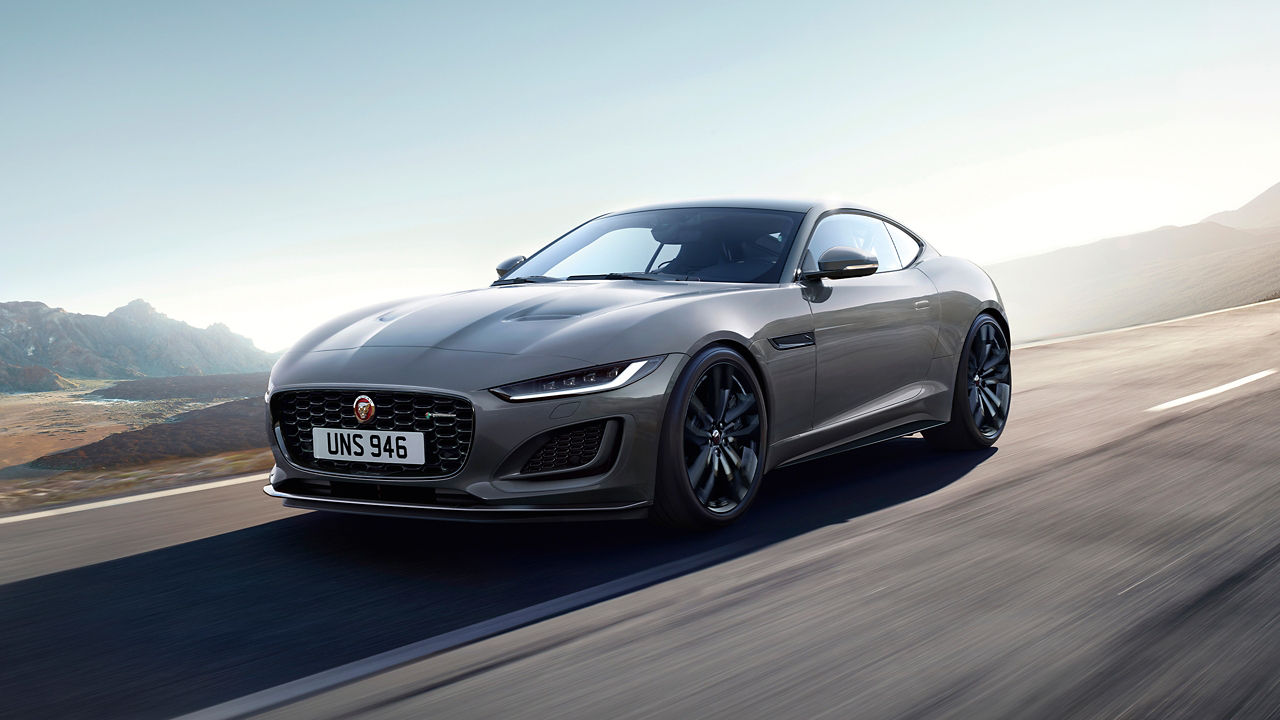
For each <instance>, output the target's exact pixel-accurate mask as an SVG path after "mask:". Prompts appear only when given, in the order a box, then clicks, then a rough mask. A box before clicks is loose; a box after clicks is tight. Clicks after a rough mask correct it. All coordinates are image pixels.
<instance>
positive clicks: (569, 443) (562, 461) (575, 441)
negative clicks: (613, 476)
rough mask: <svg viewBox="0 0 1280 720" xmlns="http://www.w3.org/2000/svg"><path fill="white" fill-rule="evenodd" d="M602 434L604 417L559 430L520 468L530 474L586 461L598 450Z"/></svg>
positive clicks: (569, 466)
mask: <svg viewBox="0 0 1280 720" xmlns="http://www.w3.org/2000/svg"><path fill="white" fill-rule="evenodd" d="M603 435H604V421H603V420H600V421H597V422H589V423H583V424H582V425H574V426H573V427H569V428H565V429H563V430H559V431H556V432H555V433H554V434H552V436H551V437H550V438H549V439H548V440H547V443H546V444H545V445H543V446H542V447H541V448H539V449H538V451H537V452H536V453H534V454H533V457H531V458H529V459H528V460H526V461H525V463H524V467H523V468H521V470H520V472H522V473H524V474H526V475H527V474H531V473H542V472H551V471H553V470H569V469H572V468H576V467H579V466H582V465H586V464H587V463H589V462H591V459H592V458H594V457H595V456H596V452H597V451H599V449H600V438H601V436H603Z"/></svg>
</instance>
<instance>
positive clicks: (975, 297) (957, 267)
mask: <svg viewBox="0 0 1280 720" xmlns="http://www.w3.org/2000/svg"><path fill="white" fill-rule="evenodd" d="M930 255H931V256H930V257H926V258H925V259H924V260H921V261H920V263H919V264H918V267H919V268H920V271H921V272H923V273H924V274H925V275H927V276H929V279H930V280H932V281H933V284H934V285H935V286H937V288H938V304H939V306H940V312H941V318H940V323H939V326H938V345H937V348H936V349H935V350H934V357H950V356H952V355H955V354H956V353H958V352H959V351H960V346H961V344H963V343H964V338H965V335H966V334H968V332H969V326H970V325H972V324H973V319H974V318H975V317H977V316H978V313H980V312H982V311H983V310H992V311H994V312H995V313H996V314H997V315H998V316H999V318H1000V320H1001V322H1003V323H1004V324H1005V329H1006V331H1007V330H1008V318H1007V316H1006V315H1005V309H1004V303H1003V302H1002V301H1001V299H1000V291H999V290H998V289H997V288H996V285H995V283H994V282H992V280H991V278H990V277H988V276H987V273H986V272H984V271H983V270H982V268H980V267H978V266H977V265H975V264H974V263H972V262H969V261H968V260H964V259H962V258H957V257H947V256H943V255H937V254H934V253H931V254H930ZM1006 334H1007V333H1006Z"/></svg>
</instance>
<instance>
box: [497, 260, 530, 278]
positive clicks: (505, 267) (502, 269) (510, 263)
mask: <svg viewBox="0 0 1280 720" xmlns="http://www.w3.org/2000/svg"><path fill="white" fill-rule="evenodd" d="M524 260H525V258H524V256H523V255H516V256H515V257H509V258H507V259H506V260H503V261H502V262H500V263H498V268H497V269H498V277H502V276H503V275H506V274H507V273H509V272H511V271H512V270H515V269H516V268H517V267H519V265H520V263H522V262H524Z"/></svg>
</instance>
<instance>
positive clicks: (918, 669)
mask: <svg viewBox="0 0 1280 720" xmlns="http://www.w3.org/2000/svg"><path fill="white" fill-rule="evenodd" d="M1273 368H1276V369H1280V303H1271V304H1267V305H1260V306H1255V307H1250V308H1244V309H1240V310H1235V311H1231V312H1228V313H1222V314H1217V315H1211V316H1207V317H1203V318H1195V319H1188V320H1182V321H1178V322H1176V323H1171V324H1164V325H1159V326H1154V327H1148V328H1141V329H1136V330H1131V331H1127V332H1120V333H1112V334H1106V335H1100V336H1095V337H1091V338H1085V339H1080V340H1075V341H1071V342H1067V343H1061V344H1053V345H1046V346H1040V347H1033V348H1028V349H1022V350H1019V351H1016V352H1015V354H1014V385H1015V388H1016V391H1015V396H1014V409H1013V416H1012V418H1011V421H1010V426H1009V428H1008V430H1007V432H1006V434H1005V436H1004V437H1003V438H1002V439H1001V442H1000V443H999V445H998V447H997V449H995V450H993V451H989V452H981V453H968V454H942V453H935V452H932V451H930V450H929V449H927V448H926V447H925V446H924V444H923V441H921V440H919V439H918V438H905V439H901V440H896V441H892V442H890V443H885V444H882V445H880V446H876V447H872V448H866V449H863V450H859V451H855V452H851V453H846V454H844V455H840V456H835V457H831V458H827V459H824V460H821V461H817V462H814V463H810V464H808V465H804V466H800V467H797V468H794V469H789V470H786V471H779V472H776V473H774V474H771V475H770V476H769V477H767V478H766V483H767V484H766V486H765V488H764V490H763V492H762V494H761V496H760V498H759V500H758V505H757V506H756V507H755V508H753V510H752V512H751V513H750V514H749V515H748V516H747V517H746V518H744V522H742V523H740V524H738V525H737V526H735V527H734V528H731V529H729V530H727V531H724V532H720V533H714V534H703V535H696V536H683V535H678V534H672V533H667V532H662V531H659V530H655V529H653V528H650V527H648V526H647V525H644V524H630V523H628V524H577V525H532V526H471V525H442V524H432V523H425V522H415V521H401V520H379V519H367V518H359V517H343V516H326V515H323V514H308V513H299V512H295V511H286V510H283V509H280V508H278V507H277V506H276V505H275V504H274V503H273V502H272V501H270V500H269V499H267V498H265V497H263V496H262V495H261V494H260V492H259V490H258V487H257V485H256V484H254V483H246V484H242V485H233V486H229V487H222V488H218V489H215V490H207V491H202V492H196V493H190V494H187V495H180V496H173V497H165V498H159V499H153V500H143V501H140V502H136V503H129V504H123V505H117V506H114V507H108V508H102V509H94V510H87V511H84V512H78V513H72V514H65V515H58V516H53V517H42V518H35V519H32V520H28V521H21V522H10V523H7V524H0V582H3V584H2V585H0V628H2V629H3V630H2V632H3V643H2V644H0V714H3V715H4V716H7V717H94V718H101V717H138V718H148V717H169V716H174V715H177V714H181V713H185V712H191V711H195V710H199V709H201V708H206V707H208V706H211V705H215V704H217V703H222V702H226V701H230V700H234V699H235V698H238V697H241V696H244V695H247V694H249V693H253V692H256V691H260V690H264V689H267V688H271V687H273V686H277V685H280V684H281V683H285V682H288V681H291V680H295V679H298V678H301V677H304V676H307V675H310V674H312V673H317V672H320V671H323V670H326V669H329V668H333V667H335V666H338V665H341V664H344V663H349V662H353V661H358V660H360V659H361V658H365V657H367V656H370V655H372V654H375V653H379V652H383V651H387V650H391V649H393V648H397V647H400V646H403V645H405V644H407V643H412V642H414V641H418V640H422V639H424V638H429V637H433V636H437V635H440V634H441V633H445V632H448V631H451V630H456V629H458V628H463V627H467V626H470V625H472V624H473V623H477V622H481V621H484V620H487V619H491V618H494V617H497V616H499V615H502V614H504V613H510V612H513V611H519V610H521V609H522V608H528V607H530V606H532V605H535V604H537V603H541V602H545V601H549V600H553V599H555V598H559V597H563V596H565V595H567V594H569V593H573V592H576V591H581V590H584V589H586V588H591V587H594V586H598V585H600V584H601V583H606V582H609V581H615V580H618V579H621V578H627V577H630V576H633V575H634V574H636V573H643V572H644V571H646V570H648V569H652V568H661V567H668V566H669V564H670V563H672V562H673V561H678V560H680V559H682V558H688V557H690V556H695V555H697V554H699V553H709V554H710V556H712V557H714V558H715V561H714V562H713V564H711V565H709V566H705V567H698V568H691V569H687V570H684V571H682V572H681V573H679V574H678V575H677V576H676V577H672V578H668V579H665V580H663V581H661V582H657V583H656V584H650V585H648V586H647V587H641V588H638V589H635V590H634V591H632V592H627V593H625V594H622V595H620V596H618V597H614V598H612V599H608V600H605V601H602V602H598V603H595V604H592V605H590V606H589V607H585V608H582V609H579V610H576V611H573V612H569V613H566V614H562V615H559V616H556V617H553V618H551V619H548V620H544V621H542V622H538V623H535V624H532V625H528V626H526V627H523V628H520V629H517V630H514V631H512V632H507V633H503V634H501V635H498V636H495V637H491V638H489V639H487V640H482V641H480V642H476V643H472V644H469V645H466V646H463V647H459V648H457V649H454V650H450V651H447V652H442V653H438V654H435V655H433V656H431V657H428V658H426V659H424V660H421V661H418V662H414V663H411V664H408V665H404V666H402V667H399V668H397V669H393V670H391V671H388V672H384V673H380V674H378V675H375V676H373V677H370V678H367V679H365V680H362V681H358V682H354V683H350V684H347V685H344V686H341V687H337V688H335V689H332V690H330V691H328V692H324V693H321V694H319V695H315V696H312V697H310V698H306V699H303V700H301V701H299V702H296V703H293V704H290V705H286V706H283V707H280V708H277V709H276V710H274V711H272V712H271V713H269V714H270V715H271V716H273V717H282V718H321V717H338V716H343V717H346V716H358V717H368V718H419V717H442V718H443V717H476V718H491V717H556V718H562V717H584V718H599V717H655V716H656V717H673V718H685V717H695V716H696V717H726V718H728V717H733V718H754V717H760V718H777V717H805V718H808V717H833V718H835V717H840V718H846V717H861V718H880V717H885V718H888V717H894V718H899V717H902V718H913V717H929V718H933V717H1038V718H1039V717H1188V718H1211V717H1280V440H1277V438H1276V435H1275V432H1276V429H1277V418H1278V417H1280V374H1275V375H1271V376H1268V377H1263V378H1261V379H1258V380H1256V381H1254V382H1251V383H1249V384H1246V385H1242V386H1240V387H1236V388H1233V389H1230V390H1228V391H1225V392H1223V393H1221V394H1217V395H1213V396H1210V397H1204V398H1202V399H1200V400H1197V401H1193V402H1188V403H1186V404H1183V405H1180V406H1177V407H1173V408H1169V409H1166V410H1161V411H1156V412H1151V411H1148V408H1152V407H1154V406H1157V405H1161V404H1162V403H1166V402H1168V401H1171V400H1174V399H1176V398H1180V397H1183V396H1186V395H1189V394H1191V393H1195V392H1197V391H1201V390H1206V389H1209V388H1213V387H1216V386H1220V385H1222V384H1224V383H1229V382H1231V381H1234V380H1237V379H1239V378H1243V377H1245V376H1250V375H1253V374H1255V373H1258V372H1260V371H1264V370H1268V369H1273Z"/></svg>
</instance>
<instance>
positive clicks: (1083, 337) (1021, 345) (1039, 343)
mask: <svg viewBox="0 0 1280 720" xmlns="http://www.w3.org/2000/svg"><path fill="white" fill-rule="evenodd" d="M1275 302H1280V298H1275V299H1272V300H1262V301H1260V302H1256V303H1249V304H1248V305H1236V306H1235V307H1229V308H1222V309H1221V310H1210V311H1209V312H1202V313H1196V314H1195V315H1184V316H1183V317H1177V318H1170V319H1168V320H1157V321H1156V322H1149V323H1143V324H1142V325H1129V326H1127V327H1122V328H1112V329H1111V330H1099V331H1097V332H1091V333H1084V334H1083V335H1071V336H1068V337H1060V338H1050V339H1048V340H1032V341H1031V342H1024V343H1019V344H1017V345H1014V346H1013V349H1014V350H1026V349H1027V348H1033V347H1042V346H1044V345H1057V344H1059V343H1065V342H1072V341H1075V340H1087V339H1089V338H1092V337H1098V336H1099V335H1114V334H1116V333H1122V332H1129V331H1130V330H1141V329H1143V328H1149V327H1157V326H1160V325H1168V324H1169V323H1176V322H1182V321H1183V320H1195V319H1196V318H1202V317H1209V316H1210V315H1219V314H1221V313H1228V312H1233V311H1235V310H1244V309H1245V308H1251V307H1258V306H1259V305H1270V304H1271V303H1275Z"/></svg>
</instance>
